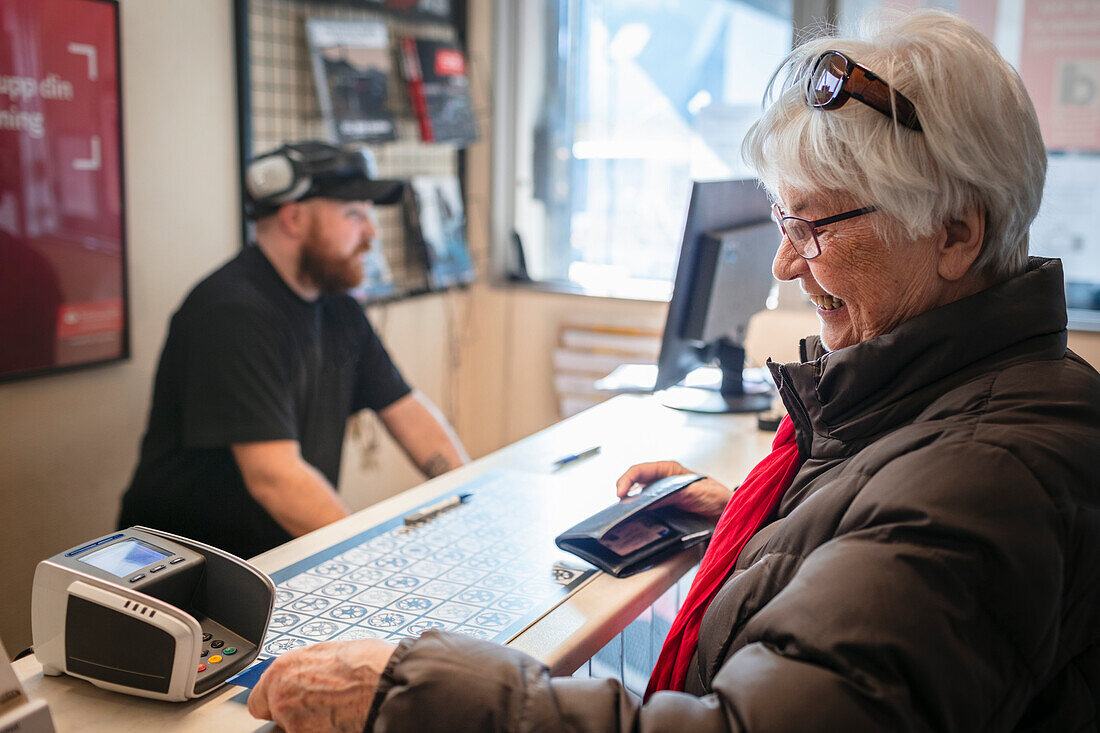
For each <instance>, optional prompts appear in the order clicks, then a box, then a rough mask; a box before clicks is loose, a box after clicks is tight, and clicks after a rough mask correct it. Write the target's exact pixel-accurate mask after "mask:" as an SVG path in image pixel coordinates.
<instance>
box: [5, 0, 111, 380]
mask: <svg viewBox="0 0 1100 733" xmlns="http://www.w3.org/2000/svg"><path fill="white" fill-rule="evenodd" d="M119 110H120V99H119V68H118V5H117V3H116V2H115V1H114V0H0V379H2V378H6V377H13V376H20V375H26V374H34V373H38V372H41V371H44V370H48V369H51V368H54V367H66V366H75V365H80V364H90V363H97V362H103V361H108V360H113V359H119V358H123V357H125V356H127V348H128V345H127V333H126V331H127V326H126V323H127V321H126V305H125V302H126V301H125V296H126V284H125V247H124V225H123V199H122V159H121V157H122V156H121V149H120V141H121V137H120V124H121V120H120V113H119Z"/></svg>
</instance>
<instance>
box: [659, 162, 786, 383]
mask: <svg viewBox="0 0 1100 733" xmlns="http://www.w3.org/2000/svg"><path fill="white" fill-rule="evenodd" d="M778 245H779V231H778V229H776V227H775V224H773V223H771V201H770V200H769V199H768V195H767V193H766V192H765V191H764V189H763V187H761V186H760V184H758V183H757V182H756V181H755V180H751V179H750V180H737V181H696V182H694V183H693V184H692V189H691V201H690V203H689V204H688V211H687V217H686V220H685V223H684V238H683V242H682V244H681V246H680V258H679V263H678V264H677V267H676V280H675V286H674V288H673V293H672V300H671V301H670V302H669V304H668V317H667V319H666V321H665V330H664V337H663V339H662V341H661V355H660V360H659V362H658V372H657V382H656V385H655V388H656V389H657V390H664V389H668V388H669V387H672V386H673V385H675V384H677V383H678V382H680V381H681V380H682V379H683V378H684V377H685V376H687V374H688V372H690V371H691V370H693V369H695V368H696V367H699V366H702V365H704V364H706V363H708V361H709V360H710V358H711V357H712V353H711V352H712V351H713V348H712V347H714V346H715V344H716V342H717V341H718V340H719V339H720V338H725V339H727V340H730V341H733V342H735V343H738V344H740V342H741V341H742V340H743V338H744V332H745V329H746V328H747V327H748V321H749V318H750V317H751V316H752V315H753V314H754V313H756V312H758V311H760V310H763V309H764V307H765V301H766V299H767V296H768V293H769V291H770V290H771V288H772V285H773V282H774V281H773V279H772V276H771V261H772V258H773V257H774V255H775V251H776V248H777V247H778ZM739 369H740V366H738V370H739Z"/></svg>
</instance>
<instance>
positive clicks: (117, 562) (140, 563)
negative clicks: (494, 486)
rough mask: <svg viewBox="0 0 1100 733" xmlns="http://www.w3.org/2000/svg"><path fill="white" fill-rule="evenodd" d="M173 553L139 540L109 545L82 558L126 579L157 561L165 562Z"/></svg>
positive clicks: (92, 564)
mask: <svg viewBox="0 0 1100 733" xmlns="http://www.w3.org/2000/svg"><path fill="white" fill-rule="evenodd" d="M169 555H171V553H168V552H164V551H163V550H158V549H157V548H155V547H152V546H151V545H147V544H145V543H144V542H138V541H137V540H123V541H122V542H116V543H115V544H113V545H108V546H107V547H104V548H103V549H102V550H96V551H95V552H93V553H92V554H91V555H88V556H87V557H82V558H80V561H81V562H86V563H88V564H89V565H91V566H93V567H97V568H99V569H100V570H106V571H107V572H108V573H110V574H111V575H117V576H118V577H120V578H124V577H126V576H127V575H129V574H130V573H132V572H134V571H135V570H139V569H141V568H143V567H145V566H146V565H149V564H150V563H154V562H156V561H157V560H163V559H164V558H166V557H168V556H169Z"/></svg>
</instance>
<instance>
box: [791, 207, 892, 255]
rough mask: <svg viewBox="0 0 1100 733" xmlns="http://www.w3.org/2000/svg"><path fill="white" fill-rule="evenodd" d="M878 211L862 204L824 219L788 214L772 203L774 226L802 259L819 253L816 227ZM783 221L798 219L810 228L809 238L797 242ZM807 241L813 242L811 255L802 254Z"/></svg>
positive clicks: (819, 246)
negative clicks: (804, 217) (859, 207)
mask: <svg viewBox="0 0 1100 733" xmlns="http://www.w3.org/2000/svg"><path fill="white" fill-rule="evenodd" d="M875 211H878V207H877V206H864V207H863V208H861V209H852V210H851V211H845V212H844V213H842V214H834V215H832V216H826V217H825V218H824V219H812V220H811V219H803V218H802V217H801V216H788V215H786V214H784V213H783V210H782V209H780V208H779V204H772V218H773V219H774V220H775V224H776V226H778V227H779V231H780V233H781V234H782V235H783V236H784V237H786V238H787V239H788V240H789V241H790V243H791V247H793V248H794V251H795V252H797V253H798V256H799V257H801V258H802V259H804V260H812V259H815V258H816V257H818V256H819V255H820V254H821V243H820V242H818V241H817V228H818V227H823V226H825V225H826V224H836V223H837V222H839V221H847V220H848V219H854V218H856V217H857V216H863V215H864V214H870V213H872V212H875ZM785 221H800V222H802V223H803V224H805V225H807V226H808V227H809V228H810V237H809V239H805V240H802V244H800V243H799V241H798V240H796V239H795V238H794V237H792V236H791V235H790V234H789V233H788V232H787V227H786V226H784V224H783V222H785ZM808 242H813V244H814V250H815V251H814V253H813V254H812V255H809V254H804V253H803V252H802V250H801V247H802V246H803V245H804V244H805V243H808Z"/></svg>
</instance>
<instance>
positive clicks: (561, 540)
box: [554, 473, 714, 578]
mask: <svg viewBox="0 0 1100 733" xmlns="http://www.w3.org/2000/svg"><path fill="white" fill-rule="evenodd" d="M701 478H703V477H702V476H699V475H697V474H694V473H687V474H680V475H678V476H669V477H668V478H663V479H660V480H659V481H654V482H653V483H652V484H650V485H649V486H647V487H645V488H644V489H642V491H640V492H639V493H637V494H635V495H634V496H631V497H627V498H626V499H624V500H622V501H619V502H617V503H615V504H612V505H611V506H609V507H607V508H606V509H603V510H601V511H598V512H596V513H595V514H593V515H592V516H590V517H588V518H587V519H585V520H582V521H581V522H579V523H578V524H576V525H574V526H572V527H570V528H569V529H567V530H565V531H564V532H562V533H561V534H560V535H558V536H557V537H555V538H554V544H556V545H557V546H558V547H560V548H561V549H563V550H565V551H566V552H571V553H573V554H574V555H576V556H577V557H581V558H584V559H585V560H587V561H588V562H590V563H592V564H593V565H595V566H596V567H598V568H599V569H600V570H602V571H604V572H605V573H611V574H612V575H614V576H615V577H616V578H625V577H626V576H628V575H633V574H634V573H637V572H639V571H641V570H645V569H646V568H648V567H650V566H652V565H656V564H657V563H659V562H661V561H662V560H665V559H666V558H669V557H671V556H672V555H675V554H676V553H678V552H680V551H681V550H684V549H686V548H688V547H691V546H692V545H697V544H699V543H700V542H705V541H706V540H707V539H709V538H710V536H711V534H712V533H713V532H714V522H713V521H711V520H709V519H706V518H704V517H701V516H699V515H698V514H690V513H688V512H685V511H682V510H680V509H674V508H671V507H658V508H653V505H654V504H656V503H657V502H658V501H660V500H661V499H664V498H665V497H666V496H669V495H671V494H674V493H676V492H677V491H680V490H681V489H683V488H684V487H685V486H687V485H688V484H691V483H694V482H696V481H698V480H699V479H701Z"/></svg>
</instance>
